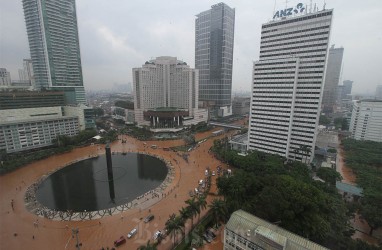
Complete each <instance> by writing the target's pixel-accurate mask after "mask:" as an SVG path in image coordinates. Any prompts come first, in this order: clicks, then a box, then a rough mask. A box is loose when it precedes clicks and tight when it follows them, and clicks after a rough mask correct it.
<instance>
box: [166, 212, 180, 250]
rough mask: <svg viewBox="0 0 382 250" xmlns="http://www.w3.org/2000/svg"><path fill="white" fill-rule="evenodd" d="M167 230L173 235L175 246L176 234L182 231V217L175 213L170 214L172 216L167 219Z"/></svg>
mask: <svg viewBox="0 0 382 250" xmlns="http://www.w3.org/2000/svg"><path fill="white" fill-rule="evenodd" d="M165 226H166V230H167V233H169V234H171V235H172V238H173V246H175V236H176V235H177V234H178V232H179V231H180V232H182V219H181V217H180V216H176V215H175V214H172V215H170V218H169V219H168V220H167V221H166V224H165Z"/></svg>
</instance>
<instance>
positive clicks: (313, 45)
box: [260, 32, 329, 52]
mask: <svg viewBox="0 0 382 250" xmlns="http://www.w3.org/2000/svg"><path fill="white" fill-rule="evenodd" d="M327 33H329V32H327ZM303 37H306V35H305V36H303ZM292 39H294V37H293V38H292V37H288V38H284V39H283V41H290V40H292ZM326 40H328V37H327V36H326V37H321V38H316V39H308V40H298V41H293V42H287V43H276V44H272V45H265V46H260V51H262V52H270V51H280V50H286V49H297V48H306V47H315V46H320V45H322V44H320V43H314V44H310V45H305V46H295V47H288V45H292V44H300V45H301V44H305V43H311V42H319V41H326ZM324 44H326V43H324ZM284 46H287V47H284ZM272 47H279V48H280V47H282V48H280V49H276V50H274V49H273V50H264V49H265V48H272Z"/></svg>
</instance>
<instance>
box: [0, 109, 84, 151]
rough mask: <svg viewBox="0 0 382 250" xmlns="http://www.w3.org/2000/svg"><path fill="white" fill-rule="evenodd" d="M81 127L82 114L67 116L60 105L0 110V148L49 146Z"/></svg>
mask: <svg viewBox="0 0 382 250" xmlns="http://www.w3.org/2000/svg"><path fill="white" fill-rule="evenodd" d="M79 130H80V117H78V116H64V115H63V113H62V109H61V107H60V106H56V107H40V108H23V109H6V110H0V150H5V151H6V152H7V153H13V152H19V151H24V150H29V149H35V148H41V147H46V146H50V145H53V140H55V139H57V136H58V135H67V136H74V135H77V134H78V132H79Z"/></svg>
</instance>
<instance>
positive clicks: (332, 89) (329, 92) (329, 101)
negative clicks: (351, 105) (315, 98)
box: [322, 45, 344, 113]
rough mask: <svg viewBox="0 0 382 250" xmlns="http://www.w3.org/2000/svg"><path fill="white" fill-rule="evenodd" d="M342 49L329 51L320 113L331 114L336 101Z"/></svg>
mask: <svg viewBox="0 0 382 250" xmlns="http://www.w3.org/2000/svg"><path fill="white" fill-rule="evenodd" d="M343 54H344V48H334V45H332V47H331V48H330V49H329V56H328V65H327V67H326V75H325V84H324V94H323V96H322V112H324V113H333V111H334V107H335V104H336V100H337V89H338V83H339V80H340V75H341V68H342V58H343Z"/></svg>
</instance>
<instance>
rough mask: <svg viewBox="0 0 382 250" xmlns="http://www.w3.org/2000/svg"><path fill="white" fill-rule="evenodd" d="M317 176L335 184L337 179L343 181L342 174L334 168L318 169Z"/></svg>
mask: <svg viewBox="0 0 382 250" xmlns="http://www.w3.org/2000/svg"><path fill="white" fill-rule="evenodd" d="M317 176H318V177H320V178H321V179H323V180H324V181H325V182H326V183H329V184H330V185H333V186H335V185H336V181H341V180H342V177H341V174H340V173H338V172H337V171H336V170H334V169H332V168H322V167H321V168H320V169H318V171H317Z"/></svg>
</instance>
